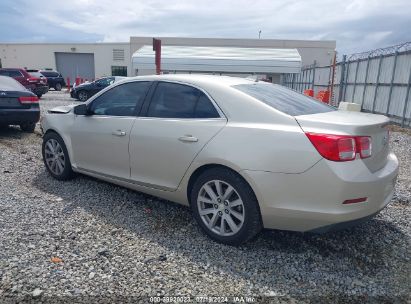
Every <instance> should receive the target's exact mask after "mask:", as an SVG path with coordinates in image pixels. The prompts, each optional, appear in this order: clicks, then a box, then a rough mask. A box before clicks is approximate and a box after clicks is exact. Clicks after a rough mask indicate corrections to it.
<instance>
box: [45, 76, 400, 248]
mask: <svg viewBox="0 0 411 304" xmlns="http://www.w3.org/2000/svg"><path fill="white" fill-rule="evenodd" d="M387 124H388V119H387V118H386V117H384V116H380V115H373V114H365V113H352V112H344V111H337V110H336V109H334V108H332V107H330V106H328V105H325V104H323V103H320V102H317V101H315V100H314V99H311V98H309V97H306V96H303V95H301V94H299V93H296V92H294V91H292V90H289V89H287V88H285V87H282V86H279V85H273V84H268V83H264V82H258V81H257V82H256V81H251V80H247V79H242V78H235V77H223V76H206V75H161V76H145V77H135V78H129V79H127V80H124V81H121V82H119V83H116V84H114V85H111V86H110V87H108V88H106V89H104V90H103V91H101V92H100V93H98V94H97V95H95V96H93V97H92V98H91V99H90V100H89V101H87V103H85V104H81V105H77V106H74V105H73V106H67V107H59V108H55V109H53V110H51V111H49V112H48V113H47V114H46V115H45V117H44V119H43V121H42V128H43V131H44V133H45V134H44V139H43V159H44V163H45V166H46V168H47V170H48V172H49V173H50V174H51V175H52V176H53V177H55V178H57V179H59V180H66V179H69V178H72V177H73V176H74V173H81V174H86V175H90V176H93V177H96V178H99V179H102V180H105V181H108V182H112V183H115V184H118V185H121V186H124V187H127V188H131V189H134V190H137V191H141V192H145V193H148V194H151V195H155V196H159V197H161V198H164V199H168V200H171V201H174V202H177V203H180V204H184V205H189V206H191V209H192V211H193V214H194V216H195V218H196V220H197V222H198V224H199V225H200V226H201V228H202V229H203V230H204V231H205V233H206V234H208V235H209V236H210V237H211V238H212V239H214V240H216V241H219V242H223V243H226V244H232V245H236V244H240V243H242V242H245V241H247V240H250V239H251V238H253V237H254V236H256V235H257V234H258V232H259V231H260V230H261V229H262V228H271V229H286V230H294V231H318V232H321V231H328V230H331V229H336V228H344V227H348V226H351V225H353V224H355V223H357V222H359V221H362V220H365V219H367V218H369V217H371V216H373V215H374V214H376V213H378V212H379V211H380V210H381V209H383V208H384V207H385V206H386V205H387V204H388V203H389V201H390V199H391V197H392V195H393V191H394V184H395V181H396V177H397V173H398V161H397V158H396V157H395V155H394V154H392V153H391V152H390V149H389V146H388V139H389V138H388V136H389V134H388V130H387Z"/></svg>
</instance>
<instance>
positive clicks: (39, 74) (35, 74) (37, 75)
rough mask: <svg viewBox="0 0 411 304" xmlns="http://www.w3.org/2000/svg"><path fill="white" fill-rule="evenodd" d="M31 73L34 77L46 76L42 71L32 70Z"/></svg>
mask: <svg viewBox="0 0 411 304" xmlns="http://www.w3.org/2000/svg"><path fill="white" fill-rule="evenodd" d="M29 74H30V75H31V76H33V77H39V78H40V77H44V76H43V74H41V73H40V72H30V73H29Z"/></svg>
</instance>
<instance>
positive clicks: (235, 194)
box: [190, 168, 262, 246]
mask: <svg viewBox="0 0 411 304" xmlns="http://www.w3.org/2000/svg"><path fill="white" fill-rule="evenodd" d="M218 185H219V186H218ZM217 187H218V188H217ZM230 187H232V189H233V191H231V188H230ZM210 191H211V192H212V193H213V195H210V193H209V192H210ZM229 192H231V194H230V193H229ZM218 194H220V195H218ZM213 196H214V197H213ZM190 206H191V209H192V211H193V214H194V218H195V219H196V221H197V223H198V224H199V225H200V227H201V228H202V230H203V231H204V232H205V233H206V234H207V235H208V236H209V237H210V238H212V239H213V240H215V241H217V242H219V243H223V244H227V245H232V246H237V245H240V244H242V243H245V242H247V241H249V240H251V239H252V238H254V237H255V236H256V235H257V234H258V233H259V232H260V231H261V229H262V220H261V215H260V209H259V205H258V201H257V198H256V196H255V194H254V192H253V190H252V189H251V187H250V185H249V184H248V183H247V182H246V181H245V180H244V179H243V178H242V177H241V176H240V175H239V174H237V173H236V172H234V171H232V170H229V169H225V168H214V169H209V170H206V171H204V172H203V173H201V174H200V175H199V176H198V177H197V179H196V180H195V182H194V184H193V187H192V189H191V192H190ZM234 215H235V216H234ZM241 216H242V220H241ZM213 225H214V226H213Z"/></svg>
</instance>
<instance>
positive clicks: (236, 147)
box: [196, 122, 321, 173]
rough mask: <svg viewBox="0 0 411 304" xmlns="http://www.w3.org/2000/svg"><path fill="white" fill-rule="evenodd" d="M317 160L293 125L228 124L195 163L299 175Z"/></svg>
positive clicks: (313, 151)
mask: <svg viewBox="0 0 411 304" xmlns="http://www.w3.org/2000/svg"><path fill="white" fill-rule="evenodd" d="M320 159H321V156H320V155H319V154H318V152H317V151H316V150H315V149H314V148H313V146H312V144H311V142H310V141H309V140H308V138H307V137H306V135H305V134H304V133H303V132H302V130H301V128H300V127H299V126H298V124H297V123H295V124H294V125H292V124H291V125H282V124H259V123H236V122H231V123H230V122H229V123H228V124H227V125H226V127H225V128H224V129H223V130H222V131H221V132H220V133H218V134H217V136H216V137H214V138H213V139H212V140H211V141H210V142H209V143H208V144H207V145H206V147H205V148H204V149H203V150H202V151H201V153H200V154H199V155H198V156H197V158H196V162H197V163H204V164H205V163H219V164H222V165H227V166H229V167H233V169H234V170H237V171H241V170H255V171H269V172H275V173H302V172H304V171H306V170H308V169H309V168H310V167H312V166H313V165H314V164H315V163H317V162H318V161H319V160H320Z"/></svg>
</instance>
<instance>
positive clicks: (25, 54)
mask: <svg viewBox="0 0 411 304" xmlns="http://www.w3.org/2000/svg"><path fill="white" fill-rule="evenodd" d="M159 39H161V40H162V43H163V45H190V46H227V47H262V48H264V47H265V48H296V49H298V51H299V53H300V55H301V59H302V64H303V66H304V65H309V64H312V63H313V62H314V60H316V61H317V63H318V64H319V65H327V64H330V62H331V60H332V58H333V56H334V52H335V47H336V42H335V41H311V40H278V39H223V38H177V37H159ZM151 44H152V37H130V42H129V43H128V42H127V43H35V44H29V43H0V59H1V62H2V66H3V67H21V68H23V67H27V68H33V69H34V68H39V69H41V68H52V69H56V58H55V54H54V53H55V52H73V51H72V48H75V51H74V52H77V53H93V54H94V66H95V76H96V77H102V76H106V75H111V66H127V74H128V76H134V75H135V71H134V70H133V69H132V66H131V56H132V54H133V53H134V52H135V51H137V50H138V49H139V48H140V47H142V46H143V45H151ZM113 49H124V61H113ZM144 72H149V73H150V74H152V73H154V71H144ZM139 74H140V75H141V73H140V72H139Z"/></svg>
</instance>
